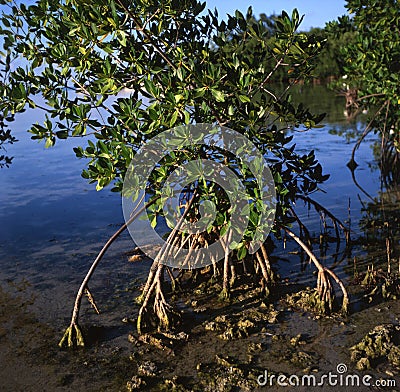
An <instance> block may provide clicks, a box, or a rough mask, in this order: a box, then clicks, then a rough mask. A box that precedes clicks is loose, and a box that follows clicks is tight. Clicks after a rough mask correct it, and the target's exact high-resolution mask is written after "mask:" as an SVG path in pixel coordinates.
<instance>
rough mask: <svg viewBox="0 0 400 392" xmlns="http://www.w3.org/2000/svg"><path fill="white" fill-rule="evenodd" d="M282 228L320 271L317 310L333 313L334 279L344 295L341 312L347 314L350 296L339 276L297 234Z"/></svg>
mask: <svg viewBox="0 0 400 392" xmlns="http://www.w3.org/2000/svg"><path fill="white" fill-rule="evenodd" d="M281 228H282V229H283V230H284V231H285V232H286V233H287V234H288V235H289V236H290V237H291V238H293V239H294V240H295V241H296V242H297V243H298V244H299V245H300V246H301V247H302V248H303V249H304V250H305V252H306V253H307V255H308V256H309V257H310V259H311V261H312V262H313V263H314V265H315V266H316V267H317V269H318V279H317V293H318V297H319V301H320V303H319V302H318V306H317V308H319V310H320V311H322V312H323V313H325V312H326V311H328V312H331V311H332V304H333V300H334V291H333V287H332V283H331V281H330V278H333V279H334V280H335V282H336V283H337V284H338V286H339V287H340V289H341V290H342V293H343V300H342V310H341V311H342V314H347V313H348V305H349V296H348V294H347V290H346V288H345V287H344V284H343V282H342V281H341V280H340V279H339V278H338V276H337V275H336V274H335V273H334V272H333V271H331V270H330V269H329V268H326V267H324V266H323V265H322V264H321V263H320V262H319V261H318V259H317V258H316V256H315V255H314V253H313V252H312V251H311V249H310V248H309V247H308V246H307V245H306V244H304V242H303V241H302V240H301V239H300V238H299V237H298V236H297V235H296V234H295V233H293V232H292V231H291V230H289V229H288V228H287V227H284V226H282V227H281Z"/></svg>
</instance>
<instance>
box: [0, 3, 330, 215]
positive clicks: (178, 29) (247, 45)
mask: <svg viewBox="0 0 400 392" xmlns="http://www.w3.org/2000/svg"><path fill="white" fill-rule="evenodd" d="M3 3H7V4H8V2H3ZM96 5H97V6H96V7H93V6H92V5H86V4H84V3H83V2H80V1H67V2H65V3H62V2H58V1H44V0H43V1H38V2H37V3H36V4H34V5H31V6H29V7H27V6H25V5H24V4H21V5H20V7H19V8H17V7H16V6H12V7H11V13H10V15H5V16H3V18H2V24H3V27H2V30H1V32H2V35H3V39H4V44H3V46H4V51H5V52H6V63H7V64H10V63H11V62H15V61H16V59H18V61H19V62H17V64H19V65H18V66H17V67H15V69H13V70H10V69H9V66H8V68H7V67H6V68H7V69H4V70H3V76H4V82H3V83H2V85H1V90H2V91H1V97H2V98H1V102H0V109H1V110H2V112H3V117H4V118H5V119H7V118H10V117H13V116H14V115H15V114H16V113H18V112H21V111H23V110H25V108H26V107H27V106H30V107H32V108H36V109H37V110H44V111H45V112H46V117H47V120H46V121H45V122H44V124H34V125H33V126H32V127H31V129H30V130H29V131H30V132H31V133H32V134H33V136H32V138H33V139H44V140H45V141H46V146H51V145H53V144H54V143H55V142H56V140H57V139H65V138H68V137H81V136H84V135H89V134H92V135H94V137H95V139H96V140H95V141H93V138H90V139H89V141H88V146H87V147H86V148H77V149H76V154H77V156H79V157H86V158H88V159H89V165H88V169H87V170H86V171H85V172H84V173H83V175H84V177H85V178H88V179H89V180H91V181H95V182H97V189H101V188H103V187H104V186H106V185H108V184H109V183H111V182H114V181H115V180H116V181H115V184H114V190H121V181H120V179H121V178H123V176H124V173H125V170H126V168H127V167H128V165H129V163H130V161H131V159H132V154H134V152H135V150H136V149H137V148H138V147H140V146H141V145H142V143H145V142H146V140H148V139H149V138H151V137H152V136H154V135H155V134H157V133H158V132H160V131H162V130H165V129H168V128H170V127H172V126H176V125H179V124H185V123H191V122H208V123H218V124H220V125H226V126H228V127H230V128H232V129H235V130H238V131H240V132H242V133H243V134H245V135H246V136H247V137H249V138H250V139H251V140H253V141H254V142H256V143H257V146H259V148H260V149H261V150H262V151H272V152H273V155H274V156H275V158H274V163H273V164H272V165H271V167H272V170H273V174H274V176H275V180H276V183H277V187H278V190H279V200H280V202H281V204H280V205H281V207H282V208H281V210H280V214H279V215H278V217H279V219H282V218H283V215H284V213H285V211H286V207H287V206H288V203H289V201H290V200H294V199H295V197H296V193H298V192H300V193H304V194H307V193H309V192H311V191H313V190H315V189H316V188H317V184H318V183H319V182H321V181H323V180H324V179H325V178H326V177H325V176H323V175H322V171H321V166H320V165H319V164H317V162H316V161H315V159H314V155H313V152H310V154H308V155H306V156H299V155H297V154H296V152H295V150H294V148H293V147H288V144H289V143H290V139H291V138H290V137H288V136H286V134H285V130H286V129H288V128H293V127H299V126H300V125H301V124H303V125H304V126H305V127H306V128H309V127H312V126H313V125H314V124H315V123H317V122H318V121H319V120H320V119H321V117H314V116H313V115H311V114H310V113H309V111H308V110H307V109H306V108H304V107H303V105H300V106H298V107H294V106H293V105H292V104H291V103H290V98H289V97H288V95H287V94H285V91H284V92H283V93H282V92H281V91H275V90H273V89H272V88H271V87H270V86H269V85H268V81H269V79H270V77H271V76H272V75H273V73H274V72H275V71H276V70H277V69H278V68H280V67H284V68H285V69H287V70H289V71H290V72H291V74H292V75H293V77H294V78H305V77H307V74H308V73H309V72H310V70H311V68H312V61H313V58H314V57H315V56H316V54H317V53H318V52H319V51H320V43H319V41H318V40H316V39H315V38H314V37H308V36H306V35H304V34H296V33H295V31H296V29H297V28H298V27H299V25H300V21H301V20H300V18H299V15H298V13H297V11H294V12H293V15H292V18H289V16H288V15H287V14H286V13H283V14H282V16H281V17H280V18H277V19H276V21H275V28H276V34H275V36H274V40H273V45H271V41H267V40H266V34H267V35H268V34H269V33H267V30H266V29H265V27H264V26H265V23H263V22H262V21H260V22H258V23H255V22H254V18H253V17H252V14H251V10H249V13H248V14H247V16H243V15H242V14H241V13H240V12H237V13H236V15H235V16H230V17H229V18H228V21H227V22H219V21H218V18H217V15H216V13H213V12H209V13H208V14H207V15H206V16H200V14H201V12H202V11H203V10H204V8H205V3H203V4H202V3H199V2H197V1H185V2H176V1H170V0H169V1H167V0H163V1H159V2H147V1H137V2H124V1H122V0H117V1H113V0H110V1H104V0H101V1H100V0H99V1H98V2H97V3H96ZM60 37H62V39H61V40H60ZM21 58H22V59H23V61H21V60H20V59H21ZM123 89H131V90H132V94H131V95H130V96H128V97H118V98H117V99H115V98H113V97H115V96H117V94H118V93H119V92H121V91H122V90H123ZM145 97H146V98H147V99H148V100H150V103H149V104H145V101H147V100H146V99H144V98H145Z"/></svg>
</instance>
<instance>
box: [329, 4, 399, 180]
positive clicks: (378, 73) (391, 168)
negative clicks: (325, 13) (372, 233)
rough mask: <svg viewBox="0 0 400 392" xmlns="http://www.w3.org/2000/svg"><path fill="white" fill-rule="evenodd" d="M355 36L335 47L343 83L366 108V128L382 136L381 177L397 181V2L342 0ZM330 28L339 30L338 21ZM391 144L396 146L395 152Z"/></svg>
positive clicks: (360, 104)
mask: <svg viewBox="0 0 400 392" xmlns="http://www.w3.org/2000/svg"><path fill="white" fill-rule="evenodd" d="M346 8H347V9H348V10H349V13H350V15H351V22H352V24H353V25H354V28H355V31H356V34H355V41H354V42H350V43H349V44H347V45H344V46H343V47H342V48H341V56H342V58H343V63H344V66H343V72H344V74H345V75H346V78H347V80H346V83H347V84H349V85H350V88H351V87H353V88H355V89H357V90H358V97H357V100H356V101H355V105H356V106H357V107H358V108H359V109H360V108H366V109H369V111H370V123H369V126H368V129H367V130H366V132H365V133H367V132H368V131H369V130H374V131H376V132H379V134H380V135H381V137H382V147H383V148H382V152H381V160H382V169H383V171H384V172H385V173H386V174H385V173H384V178H385V179H386V181H388V182H389V183H390V182H398V181H399V180H400V173H399V170H398V169H397V170H396V168H398V166H399V151H400V143H399V142H400V139H399V138H400V131H399V126H400V124H399V122H400V73H399V71H400V34H399V26H400V3H399V2H398V1H396V0H384V1H381V0H348V1H347V4H346ZM331 27H332V28H333V29H335V28H336V30H340V29H341V26H340V21H339V22H336V23H334V22H333V23H332V24H331ZM396 149H397V151H396Z"/></svg>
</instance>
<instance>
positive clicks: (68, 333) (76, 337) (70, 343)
mask: <svg viewBox="0 0 400 392" xmlns="http://www.w3.org/2000/svg"><path fill="white" fill-rule="evenodd" d="M58 346H59V347H61V348H62V347H68V348H72V347H84V346H85V341H84V339H83V335H82V331H81V329H80V327H79V325H78V324H71V325H70V326H69V327H68V328H67V329H66V330H65V333H64V335H63V337H62V338H61V340H60V342H59V343H58Z"/></svg>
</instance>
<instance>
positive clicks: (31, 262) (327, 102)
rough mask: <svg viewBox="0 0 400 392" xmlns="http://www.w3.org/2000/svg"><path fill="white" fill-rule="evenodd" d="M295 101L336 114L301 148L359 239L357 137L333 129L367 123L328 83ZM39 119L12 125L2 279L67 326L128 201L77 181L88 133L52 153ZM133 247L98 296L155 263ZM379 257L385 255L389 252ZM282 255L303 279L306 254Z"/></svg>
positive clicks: (113, 261) (375, 184)
mask: <svg viewBox="0 0 400 392" xmlns="http://www.w3.org/2000/svg"><path fill="white" fill-rule="evenodd" d="M294 99H296V100H299V101H303V102H304V103H305V104H306V105H309V106H310V107H311V108H312V109H313V110H314V111H317V112H328V113H329V115H328V116H327V117H326V118H325V120H324V126H323V128H319V129H315V130H312V131H309V132H302V133H295V134H294V135H295V137H294V142H295V143H297V146H298V151H299V152H303V151H304V152H308V151H309V149H310V148H312V149H314V150H315V151H316V157H317V158H318V159H319V161H320V162H321V164H322V166H323V168H324V172H325V173H329V174H330V175H331V177H330V178H329V180H328V181H327V182H326V183H325V184H324V185H323V186H322V189H323V191H324V192H325V193H323V192H319V193H317V194H315V195H314V196H313V197H314V198H315V199H316V200H318V201H319V202H320V203H321V204H323V205H324V206H325V207H327V208H328V209H329V210H330V211H331V212H333V213H334V214H335V215H336V216H337V217H338V218H340V219H341V220H342V221H346V222H347V223H349V218H350V220H351V228H352V229H353V231H354V233H353V236H355V237H357V236H358V235H359V234H360V233H361V231H360V228H359V226H358V221H359V219H360V218H361V216H362V215H363V213H362V211H361V208H362V204H363V203H366V202H368V198H367V196H366V195H365V194H364V193H363V192H362V191H361V190H360V189H359V188H358V187H357V186H356V185H355V184H354V182H353V180H352V176H351V172H350V170H349V169H348V168H347V167H346V163H347V162H348V160H349V158H350V155H351V150H352V147H353V145H354V140H353V141H350V142H347V141H346V140H345V138H343V137H340V136H337V135H334V134H332V132H331V131H332V129H334V130H337V131H346V130H349V131H352V130H362V127H363V124H362V119H361V120H358V121H356V122H348V121H347V120H346V118H345V116H344V114H343V106H344V101H343V98H342V97H336V96H335V95H334V94H333V93H332V92H329V91H328V90H327V89H326V88H325V87H322V86H315V87H304V86H303V87H298V89H297V91H296V94H295V97H294ZM32 119H35V120H36V119H38V121H40V116H39V114H38V113H37V112H35V111H33V110H30V111H29V112H27V113H26V114H24V115H23V116H22V117H20V118H18V119H17V120H16V121H15V123H13V124H12V127H13V130H14V134H15V136H16V137H17V138H18V139H19V142H17V143H16V144H15V145H13V146H10V147H9V148H8V153H9V155H13V156H14V157H15V158H14V161H13V164H12V165H11V167H10V168H9V169H2V170H0V184H1V188H0V189H1V190H0V267H1V268H0V270H1V272H0V278H1V282H2V284H6V283H5V282H7V284H8V285H14V286H15V285H17V286H20V285H21V284H23V283H24V282H25V283H26V284H27V285H29V287H30V290H31V291H32V292H34V293H35V296H36V298H37V300H36V306H37V307H39V309H40V308H41V307H46V309H47V311H46V313H45V314H44V315H42V316H43V317H44V318H50V319H52V320H53V321H57V320H58V321H61V320H62V321H63V322H64V320H65V318H66V317H68V316H69V313H70V309H71V305H72V300H73V295H74V293H75V291H76V289H77V286H78V284H79V282H80V280H81V279H82V277H83V275H84V273H85V272H86V270H87V268H88V266H89V264H90V263H91V262H92V260H93V259H94V257H95V255H96V253H97V252H98V250H99V249H100V248H101V246H102V244H103V243H104V242H105V240H106V239H107V238H108V237H109V236H110V235H111V234H112V233H113V232H114V231H115V230H116V228H117V227H118V226H119V225H120V224H122V222H123V216H122V208H121V200H120V197H119V195H117V194H113V193H111V192H109V191H107V190H105V191H102V192H96V190H95V189H94V186H93V185H90V184H88V183H87V182H86V180H84V179H82V178H81V177H80V172H81V170H82V168H83V167H84V166H85V163H86V162H85V161H84V160H78V159H76V158H75V156H74V153H73V151H72V148H73V147H74V146H77V145H79V144H80V143H82V145H85V140H84V139H79V138H78V139H72V140H67V141H59V142H57V144H56V146H55V147H54V148H51V149H45V148H44V144H43V143H42V144H40V143H37V142H36V141H32V140H30V136H29V134H27V133H26V129H27V124H28V121H32ZM374 141H375V138H374V136H371V137H369V138H367V140H366V142H365V143H363V144H362V145H361V147H360V149H359V151H358V153H357V162H358V163H359V166H358V168H357V170H356V177H357V179H358V181H359V183H360V184H361V185H362V187H363V188H364V189H365V191H366V192H367V193H369V194H370V195H371V196H372V197H375V196H377V195H378V194H379V192H380V180H379V172H378V171H377V170H376V169H375V166H376V165H375V163H374V162H375V161H374V156H373V151H372V148H371V146H372V144H373V142H374ZM349 206H350V209H349ZM299 207H300V216H301V218H302V219H303V220H304V222H305V223H307V224H308V225H310V227H311V229H312V230H311V231H312V232H318V230H319V229H320V220H319V217H318V214H316V213H313V212H312V211H311V212H307V210H305V209H303V210H301V205H300V206H299ZM133 246H134V245H133V243H132V241H131V240H130V237H129V236H128V235H126V234H125V235H123V236H122V238H121V239H120V240H118V242H117V243H115V244H114V245H113V246H112V248H111V249H110V251H109V252H108V253H107V256H106V257H105V259H104V261H103V267H100V268H99V273H98V274H97V275H96V277H95V279H93V284H92V285H93V286H95V287H96V288H98V291H99V295H100V296H101V297H102V296H103V297H104V298H106V297H107V298H108V299H110V301H111V299H112V295H111V297H108V295H109V294H110V293H111V294H113V293H115V290H116V288H118V287H124V285H126V284H127V282H131V281H133V280H134V279H135V278H137V277H139V278H140V277H141V278H143V277H144V275H145V273H146V271H147V269H148V266H149V264H148V262H145V263H142V264H137V263H136V264H130V263H127V257H126V254H125V252H127V251H129V250H130V249H132V247H133ZM342 251H343V249H342V248H341V252H342ZM332 252H334V250H332ZM332 252H330V253H332ZM317 253H318V251H317ZM330 253H329V252H328V254H330ZM367 253H368V252H367V250H366V249H365V248H362V247H355V248H354V249H353V254H352V255H357V256H359V257H361V258H362V257H364V256H365V257H366V255H367ZM381 253H382V255H380V256H379V257H383V255H384V252H381ZM276 254H277V255H280V256H282V258H283V259H285V260H286V261H284V262H283V263H281V264H279V269H280V272H281V274H282V275H285V274H288V273H291V274H293V273H295V274H298V277H297V279H306V276H308V275H307V274H305V273H303V272H301V269H300V268H299V265H300V261H299V260H296V258H295V257H293V259H290V260H289V259H288V257H289V256H288V254H287V252H286V251H280V252H279V251H277V252H276ZM374 257H375V256H374ZM348 261H349V259H348V258H347V259H345V260H344V261H343V262H341V264H340V265H339V266H338V267H337V271H338V273H339V274H340V275H342V276H343V275H344V276H345V269H344V268H343V267H345V266H346V265H347V263H348ZM324 262H326V263H327V264H328V265H331V264H332V262H333V259H332V257H331V256H329V257H326V258H325V260H324ZM366 263H368V260H366ZM110 307H113V305H111V302H110Z"/></svg>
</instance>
